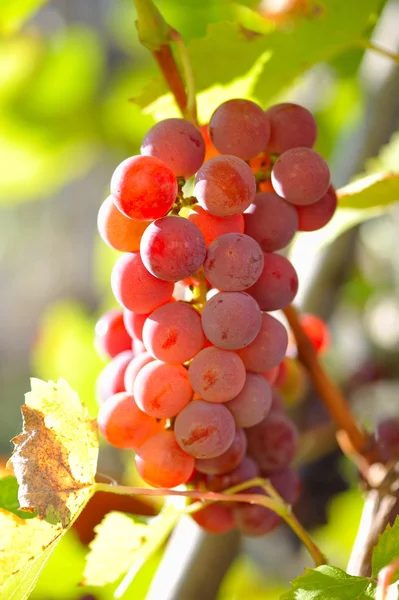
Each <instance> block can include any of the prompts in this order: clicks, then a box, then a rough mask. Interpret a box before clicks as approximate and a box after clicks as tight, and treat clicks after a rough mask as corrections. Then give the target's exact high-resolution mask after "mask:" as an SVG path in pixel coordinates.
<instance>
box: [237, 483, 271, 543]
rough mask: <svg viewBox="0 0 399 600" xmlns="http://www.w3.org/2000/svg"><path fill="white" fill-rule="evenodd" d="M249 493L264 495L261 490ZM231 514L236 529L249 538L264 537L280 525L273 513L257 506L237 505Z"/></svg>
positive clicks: (241, 503) (255, 489)
mask: <svg viewBox="0 0 399 600" xmlns="http://www.w3.org/2000/svg"><path fill="white" fill-rule="evenodd" d="M251 492H252V493H256V494H261V495H264V492H263V491H262V488H259V489H258V488H254V489H252V490H251ZM233 514H234V520H235V524H236V527H237V528H238V529H239V530H240V531H241V533H243V534H244V535H249V536H259V535H266V534H267V533H270V532H272V531H273V530H274V529H276V528H277V527H278V526H279V525H280V523H281V519H280V517H279V516H278V515H277V514H276V513H275V512H273V511H272V510H270V509H269V508H266V507H264V506H260V505H259V504H248V503H243V502H240V503H237V504H236V505H235V507H234V509H233Z"/></svg>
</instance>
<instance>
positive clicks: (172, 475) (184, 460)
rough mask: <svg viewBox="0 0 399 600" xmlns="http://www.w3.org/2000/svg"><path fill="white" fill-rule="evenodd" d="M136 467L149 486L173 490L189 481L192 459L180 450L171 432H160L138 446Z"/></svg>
mask: <svg viewBox="0 0 399 600" xmlns="http://www.w3.org/2000/svg"><path fill="white" fill-rule="evenodd" d="M136 467H137V471H138V474H139V475H140V477H142V478H143V479H144V481H146V482H147V483H149V484H150V485H153V486H155V487H166V488H174V487H176V486H178V485H182V484H183V483H186V482H187V481H188V480H189V479H190V477H191V474H192V472H193V470H194V458H193V457H192V456H190V455H189V454H187V453H186V452H184V451H183V450H182V449H181V448H180V446H179V445H178V443H177V442H176V439H175V436H174V433H173V431H162V432H161V433H157V434H156V435H153V436H152V437H150V438H149V439H148V440H147V441H146V442H145V443H144V444H143V445H142V446H140V448H139V450H138V452H137V454H136Z"/></svg>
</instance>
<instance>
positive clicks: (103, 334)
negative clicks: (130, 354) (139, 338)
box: [95, 309, 132, 358]
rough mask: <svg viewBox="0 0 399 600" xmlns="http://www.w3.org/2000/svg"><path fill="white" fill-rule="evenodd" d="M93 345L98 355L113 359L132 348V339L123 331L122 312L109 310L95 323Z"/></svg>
mask: <svg viewBox="0 0 399 600" xmlns="http://www.w3.org/2000/svg"><path fill="white" fill-rule="evenodd" d="M95 345H96V348H97V349H98V351H99V352H100V354H102V355H104V356H106V357H108V358H113V357H114V356H116V355H117V354H119V353H120V352H123V351H124V350H129V349H130V348H131V347H132V338H131V337H130V335H129V334H128V332H127V331H126V329H125V325H124V323H123V312H122V311H121V310H118V309H114V310H109V311H108V312H106V313H105V314H103V315H102V316H101V317H100V318H99V320H98V321H97V323H96V327H95Z"/></svg>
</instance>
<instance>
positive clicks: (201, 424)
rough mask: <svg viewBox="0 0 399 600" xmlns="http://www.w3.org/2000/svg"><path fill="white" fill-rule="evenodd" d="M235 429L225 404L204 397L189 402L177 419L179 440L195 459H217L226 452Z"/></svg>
mask: <svg viewBox="0 0 399 600" xmlns="http://www.w3.org/2000/svg"><path fill="white" fill-rule="evenodd" d="M235 431H236V428H235V424H234V419H233V417H232V415H231V413H230V412H229V411H228V410H227V408H225V407H224V406H223V404H211V403H209V402H204V401H203V400H195V401H193V402H190V404H188V405H187V406H186V407H185V408H184V409H183V410H182V411H181V412H180V413H179V414H178V415H177V417H176V420H175V436H176V440H177V443H178V444H179V446H180V447H181V448H182V450H184V451H185V452H187V453H188V454H190V455H191V456H194V457H195V458H214V457H216V456H220V455H221V454H223V453H224V452H226V450H227V449H228V448H229V446H231V444H232V443H233V440H234V435H235Z"/></svg>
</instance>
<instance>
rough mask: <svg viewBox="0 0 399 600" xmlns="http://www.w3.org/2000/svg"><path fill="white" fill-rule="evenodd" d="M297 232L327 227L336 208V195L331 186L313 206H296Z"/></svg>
mask: <svg viewBox="0 0 399 600" xmlns="http://www.w3.org/2000/svg"><path fill="white" fill-rule="evenodd" d="M295 208H296V211H297V214H298V229H299V231H316V230H317V229H321V228H322V227H324V225H327V223H328V222H329V221H331V219H332V218H333V216H334V213H335V211H336V208H337V194H336V193H335V190H334V188H333V186H332V185H330V187H329V188H328V190H327V193H326V194H325V195H324V196H323V197H322V198H320V200H318V201H317V202H315V203H314V204H310V205H309V206H296V207H295Z"/></svg>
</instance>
